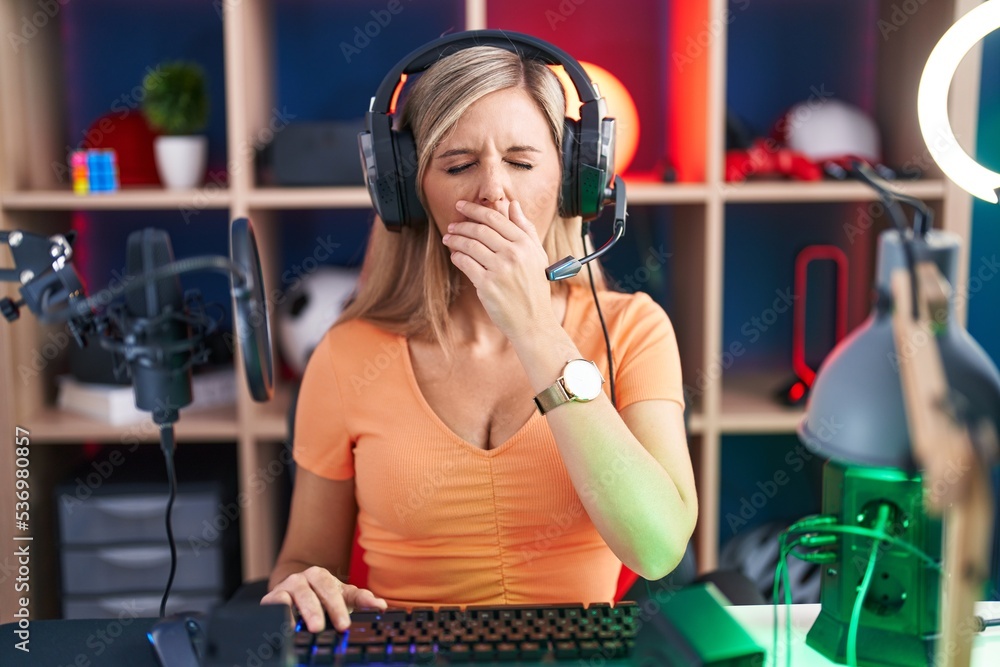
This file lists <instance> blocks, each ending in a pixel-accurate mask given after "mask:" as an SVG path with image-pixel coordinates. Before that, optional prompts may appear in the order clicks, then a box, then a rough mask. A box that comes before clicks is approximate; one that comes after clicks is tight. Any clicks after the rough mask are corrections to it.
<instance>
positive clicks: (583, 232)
mask: <svg viewBox="0 0 1000 667" xmlns="http://www.w3.org/2000/svg"><path fill="white" fill-rule="evenodd" d="M588 227H589V225H588V224H587V223H583V225H582V226H581V227H580V236H581V237H582V238H583V252H584V254H586V253H587V228H588ZM586 266H587V276H588V277H589V278H590V292H591V294H593V295H594V305H595V306H597V317H598V319H600V320H601V331H603V332H604V347H605V349H606V350H607V351H608V385H609V387H610V389H611V405H613V406H615V409H616V410H617V409H618V398H617V396H616V395H615V362H614V359H613V358H612V356H611V337H610V336H609V335H608V326H607V324H605V322H604V313H603V312H602V311H601V300H600V299H598V298H597V287H596V286H595V285H594V272H593V270H591V268H590V262H587V265H586Z"/></svg>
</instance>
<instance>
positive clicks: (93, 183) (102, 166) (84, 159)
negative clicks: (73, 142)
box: [69, 148, 119, 195]
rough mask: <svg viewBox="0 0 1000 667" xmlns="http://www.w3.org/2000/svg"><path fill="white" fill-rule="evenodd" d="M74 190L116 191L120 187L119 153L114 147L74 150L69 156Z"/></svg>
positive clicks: (86, 192) (76, 191)
mask: <svg viewBox="0 0 1000 667" xmlns="http://www.w3.org/2000/svg"><path fill="white" fill-rule="evenodd" d="M69 163H70V169H71V170H72V172H73V192H75V193H76V194H78V195H85V194H89V193H91V192H115V191H116V190H118V188H119V182H118V155H117V153H115V151H114V149H112V148H93V149H89V150H84V151H73V152H72V153H70V156H69Z"/></svg>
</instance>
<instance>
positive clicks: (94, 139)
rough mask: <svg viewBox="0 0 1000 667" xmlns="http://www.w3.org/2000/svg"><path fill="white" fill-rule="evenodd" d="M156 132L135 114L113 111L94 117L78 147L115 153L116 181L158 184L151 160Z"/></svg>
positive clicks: (124, 184) (154, 161)
mask: <svg viewBox="0 0 1000 667" xmlns="http://www.w3.org/2000/svg"><path fill="white" fill-rule="evenodd" d="M157 136H158V135H157V133H156V132H155V131H153V129H152V128H150V127H149V123H148V122H147V121H146V117H145V116H144V115H143V114H142V113H141V112H139V111H136V110H130V111H127V112H125V114H124V116H123V115H122V112H119V111H116V112H113V113H108V114H105V115H103V116H101V117H100V118H98V119H97V120H96V121H94V123H93V124H92V125H91V126H90V128H89V129H88V130H87V133H86V134H85V135H84V139H83V141H82V142H81V143H80V146H81V148H113V149H114V150H115V151H116V152H117V154H118V179H119V183H120V184H121V185H123V186H126V185H155V186H159V185H160V175H159V173H158V172H157V171H156V160H155V158H154V157H153V140H154V139H155V138H156V137H157Z"/></svg>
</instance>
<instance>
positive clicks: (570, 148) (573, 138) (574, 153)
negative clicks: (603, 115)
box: [559, 118, 581, 218]
mask: <svg viewBox="0 0 1000 667" xmlns="http://www.w3.org/2000/svg"><path fill="white" fill-rule="evenodd" d="M562 170H563V171H562V192H561V193H560V194H561V197H560V201H559V215H561V216H562V217H564V218H574V217H576V216H578V215H580V210H581V209H580V122H579V121H577V120H574V119H572V118H566V119H565V120H564V121H563V142H562Z"/></svg>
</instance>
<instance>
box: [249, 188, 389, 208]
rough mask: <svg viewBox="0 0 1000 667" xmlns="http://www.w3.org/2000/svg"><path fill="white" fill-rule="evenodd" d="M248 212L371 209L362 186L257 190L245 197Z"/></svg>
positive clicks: (368, 198)
mask: <svg viewBox="0 0 1000 667" xmlns="http://www.w3.org/2000/svg"><path fill="white" fill-rule="evenodd" d="M247 203H248V204H249V205H250V208H258V209H259V208H264V209H295V208H371V206H372V201H371V198H370V197H369V196H368V190H367V189H366V188H364V187H362V186H349V187H320V188H256V189H254V190H251V191H250V192H249V193H248V194H247Z"/></svg>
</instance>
